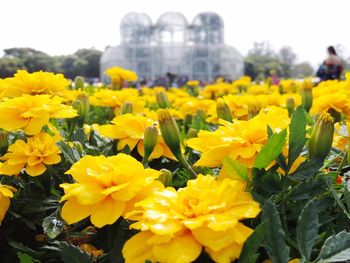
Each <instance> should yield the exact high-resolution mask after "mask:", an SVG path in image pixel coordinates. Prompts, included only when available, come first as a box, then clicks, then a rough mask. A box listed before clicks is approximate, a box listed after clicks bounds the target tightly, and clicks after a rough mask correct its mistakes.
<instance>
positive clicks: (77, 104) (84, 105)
mask: <svg viewBox="0 0 350 263" xmlns="http://www.w3.org/2000/svg"><path fill="white" fill-rule="evenodd" d="M72 107H73V108H74V109H76V110H77V112H78V115H79V116H77V117H76V119H77V120H78V122H77V123H78V125H79V126H81V127H82V125H83V124H84V122H85V120H86V119H87V118H88V115H89V110H90V103H89V97H88V96H87V95H84V94H82V95H79V96H78V97H77V99H76V100H75V101H74V102H73V103H72Z"/></svg>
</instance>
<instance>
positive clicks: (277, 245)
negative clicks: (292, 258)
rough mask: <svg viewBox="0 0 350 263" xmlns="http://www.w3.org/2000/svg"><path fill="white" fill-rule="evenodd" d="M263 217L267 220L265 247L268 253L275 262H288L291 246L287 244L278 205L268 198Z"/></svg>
mask: <svg viewBox="0 0 350 263" xmlns="http://www.w3.org/2000/svg"><path fill="white" fill-rule="evenodd" d="M263 218H264V219H265V220H267V226H266V234H265V247H266V250H267V254H268V255H269V257H270V259H271V260H272V262H274V263H287V262H288V259H289V247H288V246H287V245H286V242H285V241H286V234H285V232H284V230H283V228H282V224H281V220H280V216H279V213H278V211H277V207H276V205H275V204H274V203H273V202H272V201H271V200H267V201H266V203H265V206H264V212H263Z"/></svg>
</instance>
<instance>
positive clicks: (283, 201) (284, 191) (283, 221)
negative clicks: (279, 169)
mask: <svg viewBox="0 0 350 263" xmlns="http://www.w3.org/2000/svg"><path fill="white" fill-rule="evenodd" d="M287 176H288V172H286V175H285V176H283V177H282V200H281V203H282V224H283V228H284V231H285V232H286V235H287V236H288V224H287V215H286V197H287V196H286V186H287V185H286V179H287Z"/></svg>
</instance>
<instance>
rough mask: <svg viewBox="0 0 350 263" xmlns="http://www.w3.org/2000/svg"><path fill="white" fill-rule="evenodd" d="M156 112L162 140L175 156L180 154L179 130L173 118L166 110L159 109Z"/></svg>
mask: <svg viewBox="0 0 350 263" xmlns="http://www.w3.org/2000/svg"><path fill="white" fill-rule="evenodd" d="M157 114H158V123H159V128H160V132H161V134H162V137H163V139H164V142H165V143H166V144H167V145H168V146H169V148H170V150H171V152H172V153H173V154H174V155H175V157H176V158H177V157H178V156H180V155H181V156H182V153H181V146H180V143H181V140H180V131H179V127H178V126H177V124H176V122H175V120H174V119H173V118H172V117H171V115H170V112H169V111H168V110H164V109H159V110H158V112H157Z"/></svg>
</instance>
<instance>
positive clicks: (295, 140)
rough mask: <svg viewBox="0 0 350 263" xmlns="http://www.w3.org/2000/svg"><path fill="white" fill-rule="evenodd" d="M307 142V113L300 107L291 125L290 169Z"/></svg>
mask: <svg viewBox="0 0 350 263" xmlns="http://www.w3.org/2000/svg"><path fill="white" fill-rule="evenodd" d="M305 142H306V112H305V110H304V108H303V107H301V106H300V107H298V108H297V109H296V110H295V111H294V113H293V115H292V120H291V123H290V125H289V148H288V169H290V168H291V167H292V165H293V163H294V161H295V160H296V159H297V158H298V157H299V155H300V153H301V152H302V150H303V147H304V145H305Z"/></svg>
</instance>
